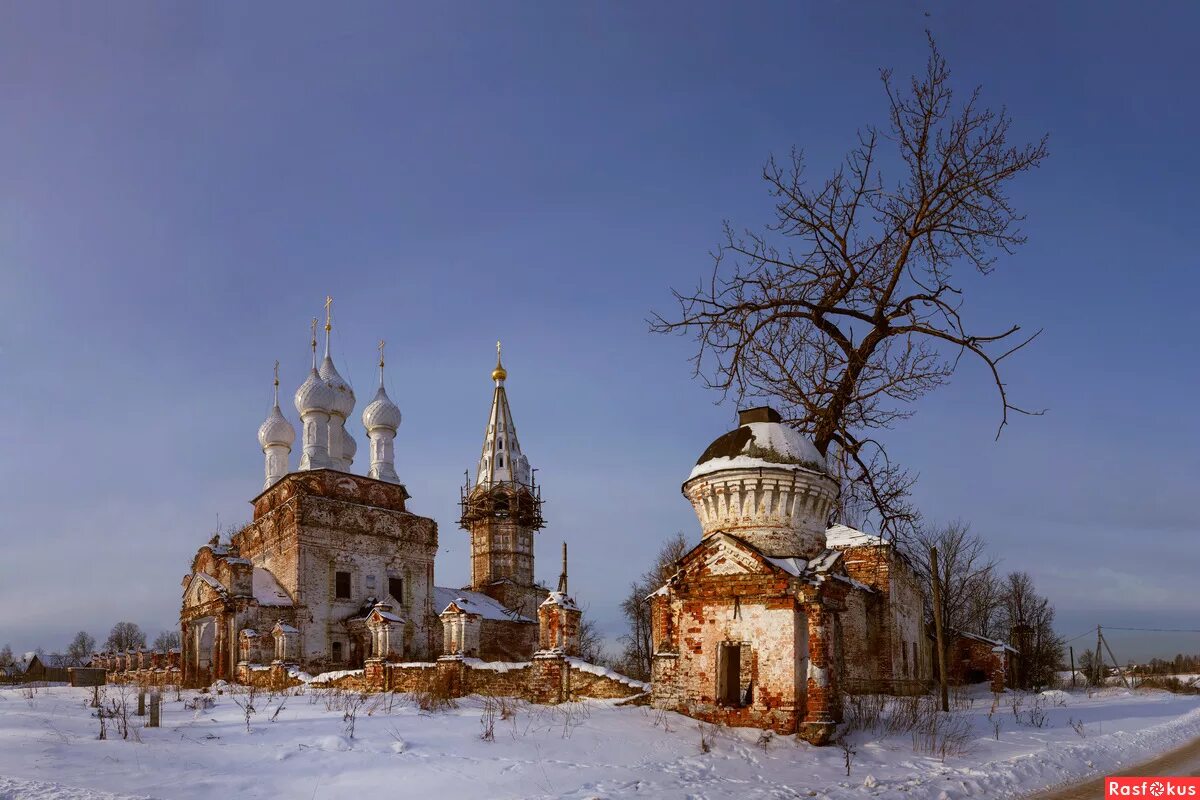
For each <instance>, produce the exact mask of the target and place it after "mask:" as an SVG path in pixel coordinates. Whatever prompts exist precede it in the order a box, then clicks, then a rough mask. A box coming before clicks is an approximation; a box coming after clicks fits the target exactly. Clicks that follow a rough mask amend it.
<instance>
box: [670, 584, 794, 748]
mask: <svg viewBox="0 0 1200 800" xmlns="http://www.w3.org/2000/svg"><path fill="white" fill-rule="evenodd" d="M764 583H765V584H767V585H766V586H764V585H763V584H764ZM779 583H781V582H780V581H777V580H772V579H769V578H768V579H766V580H765V581H764V580H763V576H744V577H742V576H727V580H724V581H708V582H705V585H703V586H693V587H690V589H691V591H690V592H689V594H688V596H687V597H686V598H680V597H676V598H672V600H671V602H670V605H671V615H672V616H673V617H674V620H675V622H674V627H675V628H676V629H677V630H678V637H677V641H678V655H677V656H675V657H665V658H664V657H660V658H655V660H654V676H653V678H654V681H653V686H654V689H653V703H654V705H655V706H656V707H660V708H673V709H676V710H683V711H684V712H685V713H688V714H690V715H691V716H695V717H698V718H700V719H709V720H712V721H721V722H724V723H726V724H729V725H753V726H756V727H769V728H773V729H775V730H778V731H781V732H792V731H795V730H796V725H797V722H798V720H799V718H800V716H802V714H803V703H804V700H803V689H802V686H803V684H802V682H801V677H800V675H799V674H798V670H799V665H800V664H801V663H802V662H803V659H804V655H805V653H804V652H803V648H802V646H798V644H797V642H798V641H804V639H805V637H804V633H803V632H802V631H801V632H798V627H799V626H800V624H799V623H798V621H797V620H798V617H799V616H800V612H799V610H798V607H797V604H796V601H795V599H794V598H792V597H790V596H787V595H786V594H785V593H784V592H781V591H780V589H782V588H784V587H781V586H780V585H779ZM782 583H783V584H784V586H786V581H784V582H782ZM764 589H766V590H768V591H764ZM771 590H773V591H771ZM743 593H744V594H743ZM762 595H766V596H765V597H764V596H762ZM772 595H774V596H772ZM735 598H737V599H735ZM660 613H661V612H660ZM723 643H725V644H738V645H739V646H740V647H741V650H740V669H739V673H740V679H741V682H742V686H741V687H740V689H741V691H742V693H743V694H744V692H745V690H746V689H747V688H749V689H750V696H751V702H750V704H749V705H745V706H732V705H722V704H720V703H719V702H718V697H717V691H718V675H717V669H718V658H719V653H720V647H721V645H722V644H723Z"/></svg>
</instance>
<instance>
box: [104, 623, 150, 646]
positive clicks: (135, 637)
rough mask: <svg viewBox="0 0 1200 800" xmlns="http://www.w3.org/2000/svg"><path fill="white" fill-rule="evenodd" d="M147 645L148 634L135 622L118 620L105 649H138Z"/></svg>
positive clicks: (109, 635) (105, 644)
mask: <svg viewBox="0 0 1200 800" xmlns="http://www.w3.org/2000/svg"><path fill="white" fill-rule="evenodd" d="M145 646H146V634H145V633H143V632H142V629H141V628H139V627H138V626H137V623H135V622H118V623H117V624H116V625H113V628H112V630H111V631H110V632H109V634H108V641H106V642H105V643H104V649H106V650H111V651H113V652H116V653H123V652H125V651H126V650H137V649H139V648H142V647H145Z"/></svg>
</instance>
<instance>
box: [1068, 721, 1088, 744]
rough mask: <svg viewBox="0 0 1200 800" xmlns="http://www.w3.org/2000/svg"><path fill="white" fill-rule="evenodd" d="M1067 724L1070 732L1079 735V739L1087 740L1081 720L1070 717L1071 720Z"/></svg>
mask: <svg viewBox="0 0 1200 800" xmlns="http://www.w3.org/2000/svg"><path fill="white" fill-rule="evenodd" d="M1067 724H1068V725H1070V726H1071V730H1073V731H1075V733H1077V734H1079V738H1080V739H1086V738H1087V732H1086V731H1085V730H1084V729H1083V720H1081V719H1075V718H1074V717H1072V718H1071V719H1069V720H1067Z"/></svg>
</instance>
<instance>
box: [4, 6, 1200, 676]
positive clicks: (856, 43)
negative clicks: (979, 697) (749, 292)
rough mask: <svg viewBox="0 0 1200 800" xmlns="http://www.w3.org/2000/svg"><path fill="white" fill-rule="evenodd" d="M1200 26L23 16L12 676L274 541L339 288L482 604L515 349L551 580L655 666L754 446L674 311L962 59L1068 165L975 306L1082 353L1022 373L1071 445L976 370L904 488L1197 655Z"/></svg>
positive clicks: (7, 149) (1085, 19)
mask: <svg viewBox="0 0 1200 800" xmlns="http://www.w3.org/2000/svg"><path fill="white" fill-rule="evenodd" d="M346 9H349V11H347V10H346ZM1198 23H1200V12H1198V11H1197V9H1196V7H1195V6H1192V5H1188V4H1183V3H1173V4H1172V3H1163V4H1153V5H1150V6H1147V7H1138V8H1135V7H1133V6H1129V5H1123V6H1118V5H1112V4H1103V3H1087V4H1082V3H1080V4H1053V5H1052V6H1050V7H1047V6H1045V5H1044V4H1032V3H1028V4H1002V5H992V6H980V5H977V4H951V3H937V2H933V3H922V4H911V3H880V4H858V3H823V4H809V5H806V4H792V3H779V4H768V3H759V4H750V5H743V4H736V5H735V4H705V3H675V4H634V3H624V4H594V3H586V4H585V3H572V4H560V3H519V4H518V3H512V4H500V3H479V4H446V5H444V6H442V7H433V5H432V4H430V5H429V6H402V5H400V4H394V3H379V4H372V3H366V2H363V3H355V4H353V5H352V6H348V7H335V6H333V5H325V6H321V5H313V4H303V3H287V4H283V3H275V4H272V3H254V4H236V3H204V4H191V5H188V6H184V5H181V4H151V3H134V2H127V3H120V4H94V3H92V4H85V3H80V4H59V3H26V4H23V5H17V4H7V5H5V7H4V10H3V24H2V25H0V107H2V108H3V109H4V117H3V123H2V124H0V279H2V284H0V285H2V291H0V365H2V367H0V369H2V371H3V374H4V376H5V379H4V386H5V402H4V417H5V424H4V425H3V426H0V446H2V447H3V450H4V453H5V457H4V458H3V459H0V506H2V507H3V509H4V514H3V522H2V523H0V643H3V642H4V641H9V642H11V643H12V645H13V646H14V648H16V649H24V648H32V647H34V646H36V645H39V644H41V645H44V646H46V647H47V648H56V647H61V646H62V645H63V644H65V642H66V640H67V639H68V638H69V636H70V634H71V633H73V632H74V631H75V630H78V629H80V628H85V629H88V630H90V631H92V632H93V633H94V634H95V635H97V636H98V638H101V639H103V637H104V635H105V634H106V632H107V630H108V628H109V627H110V626H111V625H112V623H113V622H115V621H116V620H118V619H132V620H134V621H136V622H138V623H140V624H141V625H142V626H143V627H145V628H147V629H148V630H149V631H150V632H151V634H153V633H154V632H156V631H157V630H159V629H161V628H164V627H168V626H170V625H173V624H174V620H175V618H176V615H177V609H178V602H179V593H180V588H179V581H180V580H181V578H182V577H183V575H184V573H185V572H186V571H187V568H188V564H189V559H190V557H191V555H192V554H193V553H194V552H195V548H196V547H197V546H198V545H199V544H200V543H202V542H203V541H204V540H205V539H206V538H207V537H208V536H209V535H210V533H211V531H212V529H213V526H214V525H215V524H216V520H217V518H218V515H219V517H220V520H221V522H222V523H223V524H225V523H229V522H235V521H242V520H245V519H248V517H249V514H250V508H249V506H248V505H247V502H246V501H247V500H249V499H250V498H251V497H252V496H254V495H255V494H256V493H257V491H258V490H259V488H260V484H261V480H262V457H261V453H260V452H259V449H258V446H257V442H256V440H255V432H256V430H257V427H258V425H259V423H260V422H261V420H262V418H263V416H264V415H265V413H266V411H267V407H268V405H269V398H270V378H271V365H272V363H273V362H274V360H275V359H276V358H278V359H279V360H280V361H281V362H282V380H283V389H284V390H285V394H286V395H287V398H286V399H285V403H284V405H285V411H287V412H288V413H289V414H290V415H292V416H293V419H294V413H293V412H292V410H291V409H290V395H291V392H292V391H293V390H294V388H295V386H296V385H298V384H299V382H300V381H301V380H302V378H303V375H304V371H305V369H306V368H307V338H308V333H307V331H308V320H309V319H310V318H311V317H312V316H314V315H316V314H317V313H319V311H320V308H321V301H322V298H323V297H324V296H325V294H327V293H328V294H332V295H333V296H334V298H335V325H336V333H335V339H334V355H335V358H336V359H337V362H338V365H339V368H340V369H341V371H342V374H343V375H344V376H346V377H347V378H348V379H349V380H350V381H352V383H353V384H354V386H355V387H356V389H357V391H358V395H359V398H360V400H359V407H358V409H357V410H356V416H357V414H358V413H360V412H361V408H362V407H363V404H364V402H365V400H366V399H368V398H369V394H370V389H371V387H372V386H373V381H374V377H373V364H374V361H375V349H374V348H375V342H376V341H377V340H378V339H380V338H385V339H387V341H388V343H389V344H388V352H389V362H390V365H391V366H390V368H389V380H388V383H389V390H390V392H391V396H392V398H393V399H394V400H396V402H397V403H398V404H399V405H400V407H401V409H402V410H403V412H404V417H405V420H404V424H403V425H402V426H401V429H400V434H399V437H398V439H397V444H396V450H397V462H398V463H397V467H398V470H399V472H400V475H401V478H402V480H404V481H405V482H406V484H407V485H408V487H409V490H410V491H411V493H412V495H413V500H412V502H411V507H412V509H413V510H414V511H416V512H418V513H423V514H428V515H430V516H433V517H434V518H436V519H437V521H438V523H439V526H440V536H441V550H442V552H441V554H440V555H439V558H438V564H437V580H438V583H439V584H450V585H455V584H460V583H462V582H464V581H465V580H466V578H467V574H468V571H467V548H466V535H465V533H463V532H461V531H459V530H457V528H456V526H455V524H454V519H455V518H456V502H457V499H458V491H457V487H458V485H459V484H460V483H461V480H462V475H463V471H464V469H467V468H468V467H470V466H471V465H472V464H473V462H474V459H475V458H476V457H477V454H478V449H479V445H480V441H481V435H482V432H483V427H484V425H485V416H486V413H487V406H488V402H489V398H490V384H489V381H488V373H489V371H490V369H491V366H492V362H493V358H494V350H493V348H494V342H495V340H496V339H497V338H501V339H503V340H504V342H505V352H506V358H505V361H506V366H507V367H508V368H509V374H510V378H509V382H508V383H509V392H510V398H511V402H512V407H513V413H514V415H515V417H516V422H517V425H518V428H519V431H520V435H521V441H522V445H523V447H524V449H525V450H526V452H527V453H528V454H529V456H530V459H531V460H532V461H533V464H534V466H536V467H538V468H539V469H540V471H539V473H538V474H539V478H540V480H541V481H542V482H543V484H544V487H545V496H546V497H547V499H548V503H547V508H546V514H547V518H548V519H549V525H548V527H547V528H546V529H545V530H544V531H543V532H542V533H541V534H539V540H538V555H539V558H540V560H539V567H538V573H539V575H540V576H541V577H543V578H546V579H548V580H549V579H552V578H553V576H554V574H555V572H556V569H555V561H556V559H555V557H554V554H555V553H556V552H557V548H558V543H559V542H560V541H561V540H562V539H564V538H565V539H566V540H567V541H568V542H569V543H570V545H571V553H572V563H573V569H572V572H573V574H572V587H573V589H575V590H576V591H577V592H578V594H579V597H580V600H581V602H582V603H583V604H584V605H585V606H587V607H588V608H589V613H591V614H593V615H594V616H595V617H596V618H597V620H599V622H600V623H601V625H602V627H603V628H604V629H605V631H606V632H607V633H608V634H609V635H610V636H615V635H616V634H618V633H619V632H620V621H619V616H618V612H617V602H618V598H619V596H620V595H621V593H622V591H623V590H624V587H625V586H626V585H627V584H628V582H629V581H630V580H632V579H633V578H634V576H635V575H637V574H638V573H639V572H641V571H642V569H643V568H644V566H645V564H646V562H647V560H648V559H649V558H650V557H651V555H652V553H653V552H654V551H655V550H656V549H657V546H658V543H659V542H660V541H661V540H662V539H663V538H665V537H667V536H668V535H670V534H671V533H673V532H674V531H676V530H683V531H685V532H686V533H687V534H688V535H689V536H690V537H695V536H697V535H698V526H697V524H696V522H695V519H694V517H693V515H692V513H691V510H690V508H689V506H688V505H687V503H686V502H685V501H684V500H683V499H682V497H681V496H680V495H679V484H680V482H681V481H682V480H683V478H684V477H686V475H687V472H688V470H689V468H690V465H691V464H692V463H693V462H694V460H695V458H696V456H697V455H698V454H699V453H700V452H701V451H702V450H703V449H704V447H705V445H706V444H707V443H708V441H709V440H711V439H712V438H714V437H715V436H717V435H718V434H720V433H721V432H723V431H724V430H726V429H727V428H729V427H731V424H732V421H733V419H734V409H733V408H732V406H731V405H729V404H726V405H716V404H714V403H715V401H716V400H718V399H719V398H718V397H715V396H714V395H712V394H711V393H709V392H707V391H706V390H705V389H703V388H702V387H701V386H700V385H699V384H697V383H696V382H694V381H693V380H691V378H690V372H689V366H688V364H687V361H686V359H687V358H688V356H690V355H691V353H692V346H691V344H690V343H689V342H688V341H686V340H684V339H679V338H673V337H661V336H653V335H651V334H649V333H648V332H647V327H646V322H645V320H646V318H647V316H648V315H649V313H650V312H651V310H663V311H670V310H671V309H672V304H671V299H670V293H669V289H670V287H672V286H675V287H688V286H690V285H692V284H694V283H695V282H696V281H697V280H699V279H700V278H701V277H702V276H704V275H705V274H707V272H708V270H709V268H710V260H709V257H708V252H709V250H710V249H711V247H712V246H713V245H714V244H715V243H716V242H717V241H718V237H719V233H720V227H721V224H722V221H723V220H724V219H729V220H731V221H733V222H734V223H735V224H738V225H750V226H757V225H759V224H761V223H763V222H765V221H767V219H768V211H769V204H768V198H767V197H766V194H765V192H764V187H763V186H762V184H761V182H760V181H759V179H758V172H759V169H760V167H761V165H762V162H763V161H764V159H765V158H766V157H767V156H768V155H769V154H770V153H772V152H775V153H780V154H782V153H785V152H786V151H787V149H788V148H790V147H791V146H792V145H799V146H802V147H804V148H805V150H806V152H807V154H808V160H809V164H810V168H811V170H812V174H814V175H822V174H825V173H827V172H828V171H829V170H830V169H832V168H833V166H834V165H835V164H836V161H837V159H838V158H840V156H841V155H842V154H843V152H844V151H845V149H846V148H847V146H848V145H849V144H850V143H851V141H852V139H853V136H854V132H855V130H856V128H857V127H859V126H861V125H863V124H866V123H882V122H883V121H884V117H883V111H884V102H883V96H882V94H881V90H880V86H879V82H878V78H877V69H878V68H879V67H881V66H891V67H893V68H894V69H895V70H896V72H897V74H899V75H907V74H909V73H910V72H911V71H913V70H916V69H919V68H920V67H921V66H922V65H923V62H924V58H925V43H924V34H923V29H924V28H926V27H929V28H930V29H932V31H933V32H934V34H935V35H936V36H937V38H938V40H939V43H940V45H941V47H942V49H943V51H944V53H945V55H946V56H947V58H948V59H949V62H950V65H951V67H952V69H953V70H954V73H955V76H956V80H957V82H958V85H959V86H960V87H961V88H963V89H967V88H969V87H971V86H973V85H974V84H977V83H978V84H982V85H983V86H984V90H985V99H986V100H987V101H988V102H990V103H993V104H996V105H1000V104H1003V105H1006V106H1007V107H1008V109H1009V111H1010V112H1011V113H1012V115H1013V117H1014V119H1015V129H1016V132H1017V133H1018V134H1019V135H1022V136H1026V137H1030V138H1032V137H1036V136H1038V135H1039V134H1041V133H1042V132H1049V134H1050V145H1051V152H1052V155H1051V158H1050V159H1049V161H1048V162H1047V163H1046V165H1045V166H1044V167H1043V168H1042V169H1040V170H1038V171H1036V172H1035V173H1032V174H1030V175H1028V176H1026V177H1024V178H1023V179H1022V180H1021V181H1020V183H1019V184H1018V185H1017V186H1016V187H1015V190H1014V195H1015V198H1016V200H1017V202H1018V203H1019V205H1020V206H1021V207H1022V208H1023V209H1024V210H1025V211H1026V212H1027V213H1028V215H1029V219H1028V222H1027V224H1026V226H1025V227H1026V230H1027V232H1028V235H1029V243H1028V245H1027V246H1026V247H1025V248H1023V249H1022V250H1021V251H1019V253H1018V254H1017V255H1016V256H1014V257H1011V258H1005V259H1004V260H1002V261H1001V262H1000V263H999V265H998V268H997V270H996V273H995V274H994V275H992V276H991V277H989V278H987V279H986V280H974V279H972V280H967V281H966V283H967V286H968V289H969V291H970V295H969V297H968V303H969V308H970V311H971V313H972V314H973V315H975V317H976V318H977V319H979V320H980V321H981V323H987V324H993V325H997V326H1002V325H1007V324H1008V323H1010V322H1014V321H1017V322H1021V323H1022V324H1023V325H1025V326H1026V327H1028V328H1038V327H1044V328H1045V333H1044V334H1043V335H1042V337H1041V338H1040V339H1039V340H1038V341H1037V343H1036V345H1034V346H1032V347H1030V348H1028V349H1027V350H1026V351H1023V352H1022V353H1021V354H1020V356H1019V357H1017V358H1015V359H1014V360H1013V361H1012V364H1011V366H1010V367H1009V370H1008V373H1007V377H1008V380H1009V382H1010V386H1011V389H1012V391H1013V393H1014V397H1015V399H1017V400H1018V401H1020V402H1023V403H1026V404H1028V405H1031V406H1041V407H1046V408H1048V409H1049V411H1048V413H1047V415H1046V416H1044V417H1041V418H1036V419H1017V420H1015V421H1014V424H1013V425H1012V426H1011V427H1010V428H1009V429H1008V430H1007V431H1006V432H1005V433H1004V435H1003V436H1002V437H1001V439H1000V441H999V442H993V435H994V432H995V424H996V422H997V419H996V411H997V409H996V404H995V397H994V393H993V392H994V390H992V389H991V388H990V387H989V384H988V379H987V376H986V375H984V374H983V373H982V372H981V371H980V370H979V369H978V368H977V367H976V366H975V365H967V366H966V367H965V368H964V369H962V370H961V372H960V373H959V374H958V375H956V377H955V380H954V381H953V383H952V384H951V385H950V386H949V387H947V388H945V389H943V390H941V391H939V392H938V393H937V394H935V395H932V396H930V397H929V398H928V399H927V400H926V401H924V402H923V403H922V404H921V405H920V407H919V413H918V415H917V416H916V417H915V418H914V419H913V420H912V421H910V422H908V423H906V424H904V425H903V426H902V427H900V428H898V429H897V430H895V431H893V432H892V433H890V434H889V435H888V443H889V445H890V447H891V450H892V452H893V454H894V455H895V456H896V457H898V458H899V459H901V460H902V461H903V462H904V463H906V464H907V465H909V466H910V467H911V468H913V469H914V470H916V471H918V472H919V473H920V475H921V481H920V484H919V487H918V500H919V502H920V505H921V507H922V508H923V510H924V512H925V514H926V516H927V517H928V518H930V519H932V520H945V519H951V518H956V517H962V518H965V519H968V520H971V521H972V523H973V525H974V527H975V530H977V531H978V532H979V533H981V534H982V535H984V536H985V537H986V538H987V539H988V540H989V542H990V543H991V547H992V549H993V551H994V552H995V554H996V555H997V556H998V557H999V558H1001V559H1002V560H1003V566H1004V567H1005V568H1009V569H1024V570H1028V571H1029V572H1031V573H1032V574H1033V575H1034V577H1035V579H1036V580H1037V583H1038V585H1039V587H1040V588H1041V589H1042V590H1043V591H1044V592H1045V593H1047V594H1049V595H1050V597H1051V599H1052V600H1053V601H1054V602H1055V604H1056V605H1057V607H1058V609H1059V619H1060V623H1061V624H1060V628H1061V630H1062V632H1063V633H1064V634H1066V635H1073V634H1075V633H1078V632H1081V631H1083V630H1086V629H1087V628H1088V627H1089V626H1094V625H1095V624H1096V623H1097V622H1100V623H1104V624H1107V625H1113V626H1118V625H1119V626H1125V627H1197V626H1196V625H1195V623H1194V620H1195V619H1196V618H1197V615H1198V612H1200V593H1198V592H1196V591H1195V581H1196V574H1197V567H1198V566H1200V558H1198V551H1197V545H1196V533H1197V530H1198V529H1200V512H1198V511H1197V506H1196V503H1195V502H1194V500H1195V493H1196V489H1195V481H1196V478H1197V476H1198V475H1200V455H1198V452H1200V448H1198V445H1200V430H1198V425H1197V421H1196V419H1197V418H1196V415H1195V413H1194V411H1193V408H1194V405H1195V402H1196V401H1195V398H1196V390H1197V387H1198V383H1200V380H1198V378H1197V370H1196V367H1195V364H1196V354H1195V351H1196V349H1197V345H1198V344H1200V341H1198V337H1197V334H1196V329H1195V326H1194V322H1193V318H1194V316H1195V312H1194V311H1193V310H1192V308H1191V305H1192V298H1193V296H1194V295H1195V294H1196V292H1197V290H1198V289H1200V277H1198V276H1200V270H1198V269H1197V257H1196V255H1195V251H1194V247H1192V246H1191V245H1192V244H1193V241H1194V236H1195V234H1194V231H1195V219H1196V218H1197V212H1198V211H1200V208H1198V206H1200V201H1198V200H1197V195H1196V192H1195V190H1194V186H1193V183H1194V179H1195V176H1196V175H1197V174H1198V173H1200V156H1198V155H1197V150H1196V148H1195V147H1194V146H1193V142H1192V138H1193V136H1194V131H1195V130H1196V127H1197V123H1198V122H1200V119H1198V117H1200V113H1198V111H1197V104H1196V103H1195V99H1194V96H1195V93H1194V79H1195V74H1196V73H1195V63H1194V58H1193V56H1192V55H1191V54H1192V52H1193V49H1194V41H1193V40H1194V36H1193V33H1194V31H1195V30H1196V29H1197V24H1198ZM357 436H358V439H359V442H360V451H359V452H360V455H362V454H365V448H362V447H361V444H362V441H363V436H362V433H361V428H358V433H357ZM362 462H363V458H361V457H360V459H359V463H358V464H356V469H357V468H362V467H363V465H362ZM1111 640H1112V643H1113V646H1114V649H1116V650H1117V651H1118V656H1120V657H1122V658H1125V657H1143V656H1145V655H1150V654H1154V653H1158V654H1164V655H1165V654H1172V653H1174V652H1176V651H1177V650H1188V651H1191V652H1196V651H1200V634H1190V635H1182V634H1181V635H1166V634H1146V635H1137V634H1116V633H1114V634H1113V635H1112V636H1111ZM1083 641H1084V640H1081V641H1080V642H1079V643H1078V644H1082V643H1083Z"/></svg>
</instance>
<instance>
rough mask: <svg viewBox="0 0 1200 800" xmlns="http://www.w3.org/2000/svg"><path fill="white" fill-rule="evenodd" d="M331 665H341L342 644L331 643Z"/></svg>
mask: <svg viewBox="0 0 1200 800" xmlns="http://www.w3.org/2000/svg"><path fill="white" fill-rule="evenodd" d="M333 663H335V664H340V663H342V643H341V642H334V643H333Z"/></svg>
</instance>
